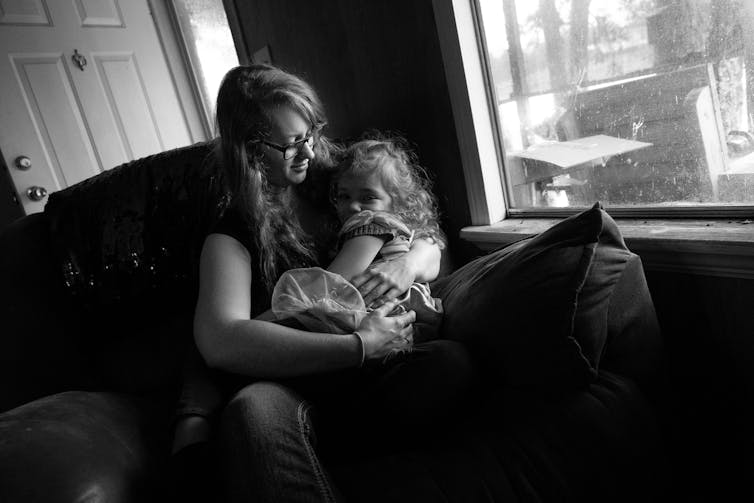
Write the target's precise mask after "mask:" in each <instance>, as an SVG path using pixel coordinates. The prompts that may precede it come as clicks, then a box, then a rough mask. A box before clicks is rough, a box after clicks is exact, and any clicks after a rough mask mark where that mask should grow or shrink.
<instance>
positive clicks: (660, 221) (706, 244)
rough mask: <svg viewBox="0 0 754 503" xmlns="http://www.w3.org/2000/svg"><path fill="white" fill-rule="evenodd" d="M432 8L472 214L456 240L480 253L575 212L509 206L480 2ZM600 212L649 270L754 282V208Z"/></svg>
mask: <svg viewBox="0 0 754 503" xmlns="http://www.w3.org/2000/svg"><path fill="white" fill-rule="evenodd" d="M432 6H433V11H434V16H435V23H436V26H437V33H438V37H439V42H440V49H441V52H442V58H443V63H444V67H445V75H446V79H447V83H448V90H449V93H450V100H451V106H452V109H453V116H454V121H455V126H456V133H457V136H458V143H459V149H460V152H461V161H462V168H463V176H464V179H465V181H466V190H467V195H468V200H469V210H470V215H471V226H469V227H465V228H464V229H462V230H461V238H462V239H464V240H467V241H469V242H471V243H473V244H475V245H477V246H478V247H479V248H480V249H481V250H485V251H486V250H490V249H493V248H496V247H499V246H502V245H505V244H507V243H509V242H512V241H515V240H517V239H520V238H521V237H522V236H526V235H533V234H536V233H538V232H541V231H542V230H544V229H546V228H548V227H549V226H551V225H554V224H555V223H557V222H558V221H559V220H560V219H562V218H565V217H567V216H569V215H573V214H575V213H578V212H579V211H581V210H582V209H583V208H511V207H510V204H509V201H508V190H507V187H508V180H507V176H508V175H507V173H506V170H505V169H504V149H503V145H502V138H501V136H500V134H499V126H498V125H499V121H498V119H499V118H498V115H497V113H498V112H497V107H495V106H493V104H494V103H496V102H497V100H496V97H495V96H494V93H495V91H494V86H493V85H491V82H492V79H491V71H490V68H489V64H488V59H487V52H486V43H485V37H484V32H483V27H482V25H481V22H480V7H479V4H478V1H477V0H432ZM606 210H607V211H608V213H610V215H611V216H613V217H614V218H615V219H616V222H617V223H618V225H619V227H620V228H621V231H622V232H623V234H624V237H625V239H626V242H627V244H628V245H629V247H630V248H631V249H632V250H634V251H635V252H637V253H639V254H640V255H641V256H642V259H643V261H644V264H645V267H646V268H648V269H656V270H660V271H670V272H685V273H694V274H704V275H714V276H724V277H736V278H742V277H745V278H750V279H754V205H751V206H723V205H720V206H713V205H706V206H696V207H690V206H688V207H674V208H660V207H652V208H650V207H641V208H635V207H620V206H615V207H612V206H611V207H609V208H606ZM749 224H752V225H749Z"/></svg>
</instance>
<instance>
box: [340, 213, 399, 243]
mask: <svg viewBox="0 0 754 503" xmlns="http://www.w3.org/2000/svg"><path fill="white" fill-rule="evenodd" d="M356 236H377V237H381V238H382V239H384V240H385V241H390V240H392V239H395V238H397V237H401V236H404V237H410V236H411V231H410V230H409V228H408V227H407V226H406V224H404V223H403V221H402V220H401V219H400V218H398V217H397V216H395V215H393V214H392V213H388V212H385V211H371V210H364V211H361V212H359V213H357V214H355V215H353V216H352V217H351V218H349V219H348V220H346V222H345V223H344V224H343V227H342V228H341V230H340V233H339V235H338V242H339V243H340V244H341V245H342V244H343V243H344V242H345V241H348V240H349V239H351V238H353V237H356Z"/></svg>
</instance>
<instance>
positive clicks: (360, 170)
mask: <svg viewBox="0 0 754 503" xmlns="http://www.w3.org/2000/svg"><path fill="white" fill-rule="evenodd" d="M374 170H379V173H380V176H381V180H382V185H383V187H384V189H385V191H386V192H387V193H388V194H389V195H390V197H391V198H392V204H393V213H395V214H396V215H397V216H399V217H400V218H401V219H402V220H403V222H404V223H405V224H406V225H407V226H408V227H409V228H410V229H411V230H413V231H414V237H415V238H424V239H428V240H430V241H434V242H436V243H437V244H438V246H439V247H440V249H443V248H445V245H446V240H445V236H444V234H443V232H442V231H441V230H440V225H439V223H438V219H439V216H438V208H437V199H436V198H435V196H434V194H432V191H431V182H430V180H429V177H428V175H427V171H426V170H425V169H424V168H423V167H422V166H421V165H420V164H419V162H418V158H417V156H416V154H415V153H414V151H413V149H412V148H411V146H410V145H409V143H408V141H407V140H406V139H405V138H403V137H401V136H398V135H386V134H383V133H378V132H370V133H367V134H366V135H365V136H363V137H362V138H361V139H360V140H359V141H357V142H356V143H354V144H352V145H351V146H350V147H348V148H347V149H345V150H344V151H343V154H342V156H341V158H340V160H339V162H338V165H337V169H336V174H335V178H334V184H333V187H332V190H333V192H332V194H333V195H334V194H335V193H336V192H337V182H338V180H340V179H341V178H342V177H343V176H346V175H348V176H367V175H369V174H370V173H372V172H373V171H374Z"/></svg>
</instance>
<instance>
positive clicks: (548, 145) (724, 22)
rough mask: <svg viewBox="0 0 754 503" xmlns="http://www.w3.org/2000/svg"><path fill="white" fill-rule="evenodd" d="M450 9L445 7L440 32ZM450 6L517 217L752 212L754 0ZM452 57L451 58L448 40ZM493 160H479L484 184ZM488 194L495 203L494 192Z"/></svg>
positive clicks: (505, 1)
mask: <svg viewBox="0 0 754 503" xmlns="http://www.w3.org/2000/svg"><path fill="white" fill-rule="evenodd" d="M443 3H444V2H442V1H441V0H436V1H435V14H436V19H437V22H438V29H439V30H440V32H441V33H442V31H443V26H442V24H443V20H442V16H443V15H442V9H443V8H444V7H443V6H442V4H443ZM450 3H452V9H453V11H454V12H453V16H454V21H455V24H456V29H457V31H458V33H457V36H458V41H457V42H456V43H458V44H459V46H460V52H461V60H462V61H463V72H464V78H465V82H466V86H467V87H468V92H469V101H470V103H471V102H473V99H474V98H473V96H472V95H473V89H472V86H473V82H474V79H473V75H470V74H473V68H471V66H473V65H472V64H471V59H472V56H473V55H472V54H471V53H472V52H473V48H471V47H470V44H469V42H466V43H465V46H464V37H466V38H467V39H468V38H470V37H472V36H473V38H474V41H475V42H476V43H477V44H478V52H477V58H479V59H480V61H481V63H480V75H479V76H478V77H479V79H480V80H481V81H482V83H483V85H484V87H485V93H486V97H485V98H486V102H487V106H488V117H491V119H490V120H491V122H492V125H491V128H490V134H491V135H492V137H493V138H494V139H495V141H496V142H497V144H496V155H497V161H498V164H499V165H502V167H503V173H502V175H503V176H502V180H501V183H502V186H503V187H504V189H503V190H504V193H505V203H506V208H507V210H508V211H509V212H512V213H517V212H519V213H526V212H534V213H536V212H538V211H539V212H540V213H541V212H545V213H546V212H547V211H551V209H552V208H580V207H584V206H588V205H591V204H592V203H593V202H594V201H597V200H599V201H601V202H602V203H603V204H604V205H605V206H606V207H608V208H618V209H620V208H626V209H627V210H628V211H633V212H643V213H651V212H652V211H666V212H683V211H689V210H691V211H695V212H696V214H699V212H700V211H707V210H711V209H713V208H714V209H715V211H718V212H720V211H722V212H726V211H727V212H729V213H735V212H736V211H748V212H749V213H750V212H751V210H750V208H749V209H744V208H745V207H746V206H747V205H752V204H754V135H753V134H752V132H753V131H754V124H752V122H753V118H754V36H752V35H751V34H750V32H751V31H752V29H751V28H754V2H748V1H744V0H591V1H590V0H471V1H466V2H464V1H461V0H452V1H451V2H450ZM464 10H468V11H469V12H468V13H467V14H464ZM464 15H465V16H466V18H464ZM469 25H470V26H472V27H473V35H470V34H469V33H464V30H467V31H468V29H469V28H468V26H469ZM442 43H443V40H442V37H441V44H442ZM443 52H444V58H445V59H446V61H447V60H448V56H449V53H452V50H449V49H448V44H447V41H446V42H445V45H444V47H443ZM457 66H460V65H457ZM448 77H449V85H450V86H451V87H452V83H450V80H451V75H448ZM451 92H453V89H451ZM454 107H456V105H455V104H454ZM475 107H476V108H478V103H477V104H473V103H472V104H470V108H471V109H472V111H471V114H472V115H473V114H474V113H479V111H478V110H473V109H474V108H475ZM454 111H456V110H454ZM476 135H477V143H478V144H481V143H484V138H482V139H481V140H480V134H479V131H478V128H477V131H476ZM481 136H482V137H483V136H484V135H483V134H482V135H481ZM478 146H479V145H477V147H478ZM500 161H502V162H500ZM489 163H490V162H489V160H488V161H486V162H485V161H483V160H480V161H479V163H478V168H477V169H478V170H479V173H480V174H479V175H478V177H477V178H479V179H480V180H483V179H484V178H485V176H488V175H487V174H486V171H487V170H489ZM473 169H474V168H472V174H471V177H472V178H473V177H474V174H473ZM468 177H469V175H468V174H467V182H468ZM481 185H482V186H484V187H485V189H486V191H487V192H486V194H487V195H486V197H485V199H486V200H488V201H489V200H490V194H491V191H492V190H493V189H492V188H491V187H489V186H485V185H484V183H483V182H481ZM479 194H480V191H479V190H478V189H475V194H474V197H479ZM471 196H472V194H471V193H470V197H471ZM472 213H473V211H472ZM478 214H479V215H480V216H479V218H478V219H477V220H478V222H475V223H490V222H494V221H496V220H497V219H496V218H495V217H494V216H493V215H492V212H490V211H489V208H487V210H486V213H485V210H484V209H482V210H481V213H479V212H478ZM485 220H487V221H486V222H485Z"/></svg>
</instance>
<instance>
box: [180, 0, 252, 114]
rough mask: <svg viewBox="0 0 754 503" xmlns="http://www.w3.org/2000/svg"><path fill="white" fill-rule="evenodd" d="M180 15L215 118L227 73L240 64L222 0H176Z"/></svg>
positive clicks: (207, 105) (193, 63)
mask: <svg viewBox="0 0 754 503" xmlns="http://www.w3.org/2000/svg"><path fill="white" fill-rule="evenodd" d="M173 6H174V8H175V14H176V18H177V20H178V24H179V26H180V29H181V35H182V36H183V41H184V43H185V45H186V51H187V52H188V57H189V61H190V62H191V66H192V70H193V72H194V75H195V77H196V80H197V83H198V87H199V93H200V94H201V97H202V102H203V104H204V108H205V113H206V114H207V117H208V119H209V121H210V122H212V121H214V109H215V100H216V98H217V90H218V89H219V88H220V82H221V81H222V78H223V76H224V75H225V74H226V73H227V71H228V70H230V69H231V68H233V67H235V66H238V56H237V55H236V47H235V45H234V43H233V36H232V34H231V32H230V27H229V26H228V18H227V17H226V16H225V9H224V8H223V2H222V0H174V1H173Z"/></svg>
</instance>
